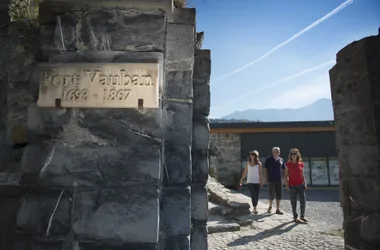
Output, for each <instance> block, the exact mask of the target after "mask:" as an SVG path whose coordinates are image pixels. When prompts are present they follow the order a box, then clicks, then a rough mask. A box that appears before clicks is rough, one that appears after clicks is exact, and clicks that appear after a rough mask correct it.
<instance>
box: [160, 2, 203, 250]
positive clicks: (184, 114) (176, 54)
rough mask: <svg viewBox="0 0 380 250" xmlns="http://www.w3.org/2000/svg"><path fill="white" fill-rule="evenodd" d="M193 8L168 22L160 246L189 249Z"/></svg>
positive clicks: (176, 14) (175, 15)
mask: <svg viewBox="0 0 380 250" xmlns="http://www.w3.org/2000/svg"><path fill="white" fill-rule="evenodd" d="M194 34H195V9H180V8H179V9H176V10H175V12H174V19H173V21H171V22H169V23H168V24H167V31H166V56H165V78H166V85H165V89H164V101H163V117H164V123H165V125H164V126H165V128H164V140H163V189H162V203H161V238H160V241H161V242H160V249H168V250H169V249H170V250H185V249H190V228H191V179H192V172H191V143H192V131H193V122H192V117H193V84H192V82H193V67H194Z"/></svg>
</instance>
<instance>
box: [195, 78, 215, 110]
mask: <svg viewBox="0 0 380 250" xmlns="http://www.w3.org/2000/svg"><path fill="white" fill-rule="evenodd" d="M210 98H211V92H210V85H209V84H195V85H194V98H193V105H194V111H193V112H194V116H195V117H200V116H208V115H209V114H210V105H211V104H210V102H211V100H210Z"/></svg>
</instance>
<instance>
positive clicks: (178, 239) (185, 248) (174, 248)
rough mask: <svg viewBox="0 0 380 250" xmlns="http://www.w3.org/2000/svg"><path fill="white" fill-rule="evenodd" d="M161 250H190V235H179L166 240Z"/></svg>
mask: <svg viewBox="0 0 380 250" xmlns="http://www.w3.org/2000/svg"><path fill="white" fill-rule="evenodd" d="M160 249H164V250H166V249H167V250H169V249H170V250H190V235H178V236H170V237H167V238H165V240H164V242H160Z"/></svg>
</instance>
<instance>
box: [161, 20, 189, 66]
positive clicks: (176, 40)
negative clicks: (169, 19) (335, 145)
mask: <svg viewBox="0 0 380 250" xmlns="http://www.w3.org/2000/svg"><path fill="white" fill-rule="evenodd" d="M194 40H195V32H194V27H193V26H188V25H181V24H171V23H168V24H167V32H166V61H165V69H166V70H168V71H189V70H192V69H193V65H194Z"/></svg>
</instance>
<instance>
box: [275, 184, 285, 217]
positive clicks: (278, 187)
mask: <svg viewBox="0 0 380 250" xmlns="http://www.w3.org/2000/svg"><path fill="white" fill-rule="evenodd" d="M281 200H282V182H276V206H277V207H276V214H284V213H283V212H281V210H280V203H281Z"/></svg>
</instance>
